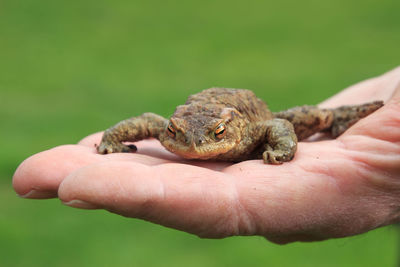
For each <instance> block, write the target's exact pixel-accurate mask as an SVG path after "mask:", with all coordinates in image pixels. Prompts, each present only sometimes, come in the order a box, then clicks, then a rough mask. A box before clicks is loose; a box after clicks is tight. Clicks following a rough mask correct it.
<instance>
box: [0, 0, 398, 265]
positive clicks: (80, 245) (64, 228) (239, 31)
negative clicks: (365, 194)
mask: <svg viewBox="0 0 400 267" xmlns="http://www.w3.org/2000/svg"><path fill="white" fill-rule="evenodd" d="M398 10H400V2H399V1H393V0H382V1H372V0H367V1H345V0H338V1H315V0H306V1H300V2H295V1H279V2H277V1H254V0H250V1H246V2H244V1H241V2H239V1H227V0H216V1H210V0H205V1H201V2H192V1H182V0H174V1H156V0H150V1H139V0H135V1H122V0H121V1H113V2H110V1H104V0H100V1H78V2H73V1H50V0H43V1H40V2H38V1H32V0H14V1H12V0H5V1H4V0H3V1H1V2H0V103H1V105H0V121H1V131H0V140H1V147H2V149H1V150H0V198H1V199H0V200H1V202H0V203H1V204H0V266H71V265H76V266H88V265H97V266H109V265H113V266H126V265H134V266H142V265H144V266H160V265H163V266H242V265H245V264H248V265H254V266H266V265H271V266H277V265H279V266H314V265H318V266H339V265H340V266H378V265H379V266H393V265H394V263H395V261H396V249H397V248H396V235H395V230H394V229H393V228H391V227H386V228H382V229H379V230H376V231H372V232H370V233H368V234H365V235H361V236H356V237H352V238H345V239H339V240H330V241H325V242H319V243H312V244H300V243H299V244H297V243H296V244H291V245H287V246H277V245H273V244H271V243H268V242H267V241H265V240H264V239H262V238H260V237H237V238H228V239H224V240H201V239H198V238H197V237H194V236H191V235H188V234H185V233H181V232H178V231H175V230H171V229H166V228H163V227H160V226H156V225H153V224H149V223H145V222H142V221H138V220H132V219H126V218H122V217H119V216H116V215H112V214H109V213H106V212H102V211H95V212H87V211H81V210H75V209H70V208H67V207H64V206H62V205H61V204H60V203H59V201H58V200H49V201H33V200H23V199H20V198H18V197H16V196H15V193H14V192H13V191H12V188H11V177H12V174H13V172H14V170H15V168H16V167H17V165H18V164H19V163H20V162H21V161H22V160H23V159H24V158H26V157H28V156H30V155H32V154H34V153H37V152H39V151H42V150H45V149H48V148H51V147H54V146H57V145H60V144H65V143H76V142H77V141H78V140H79V139H80V138H82V137H84V136H86V135H88V134H90V133H93V132H95V131H99V130H102V129H104V128H107V127H108V126H110V125H112V124H113V123H115V122H117V121H119V120H121V119H123V118H127V117H130V116H133V115H137V114H140V113H142V112H145V111H153V112H156V113H159V114H162V115H164V116H168V115H170V114H171V113H172V112H173V110H174V107H175V106H176V105H178V104H181V103H182V102H183V101H184V100H185V98H186V97H187V95H189V94H192V93H195V92H198V91H199V90H201V89H204V88H208V87H212V86H224V87H235V88H248V89H252V90H254V91H255V92H256V94H257V95H258V96H260V97H261V98H263V99H265V100H266V101H267V102H268V104H269V106H270V107H271V109H273V110H279V109H283V108H288V107H290V106H294V105H299V104H316V103H318V102H320V101H322V100H323V99H325V98H327V97H329V96H331V95H332V94H334V93H336V92H338V91H340V90H341V89H343V88H345V87H347V86H349V85H351V84H354V83H356V82H358V81H360V80H363V79H366V78H369V77H372V76H375V75H379V74H381V73H383V72H385V71H387V70H389V69H391V68H394V67H396V66H397V65H399V62H400V60H399V59H400V57H399V44H400V19H399V16H398Z"/></svg>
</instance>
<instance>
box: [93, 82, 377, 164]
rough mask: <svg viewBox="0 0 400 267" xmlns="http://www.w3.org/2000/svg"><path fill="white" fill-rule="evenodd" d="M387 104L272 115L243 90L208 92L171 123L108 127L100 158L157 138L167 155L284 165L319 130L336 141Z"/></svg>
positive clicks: (146, 120)
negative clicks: (102, 155) (133, 143)
mask: <svg viewBox="0 0 400 267" xmlns="http://www.w3.org/2000/svg"><path fill="white" fill-rule="evenodd" d="M382 105H383V102H382V101H375V102H371V103H365V104H362V105H354V106H341V107H338V108H334V109H321V108H318V107H314V106H301V107H295V108H292V109H289V110H286V111H282V112H277V113H272V112H271V111H270V110H269V109H268V107H267V105H266V104H265V103H264V102H263V101H262V100H261V99H259V98H257V97H256V95H255V94H254V93H253V92H252V91H250V90H245V89H230V88H218V87H217V88H210V89H206V90H203V91H201V92H200V93H197V94H194V95H191V96H189V98H188V100H187V101H186V103H185V104H184V105H181V106H178V107H177V108H176V110H175V113H174V114H173V115H172V117H171V118H170V120H169V121H168V120H167V119H165V118H163V117H161V116H159V115H157V114H153V113H144V114H142V115H141V116H138V117H133V118H130V119H127V120H124V121H121V122H119V123H118V124H116V125H115V126H113V127H111V128H109V129H107V130H106V131H105V132H104V134H103V137H102V139H101V142H100V145H99V146H98V147H97V151H98V152H99V153H100V154H108V153H116V152H136V151H137V147H136V146H135V145H126V144H125V142H137V141H140V140H143V139H146V138H156V139H158V140H159V141H160V143H161V144H162V145H163V146H164V147H165V148H166V149H168V150H169V151H171V152H173V153H175V154H177V155H179V156H181V157H183V158H187V159H200V160H214V161H221V160H222V161H232V162H239V161H243V160H249V159H260V158H263V159H264V163H267V164H281V163H283V162H286V161H290V160H292V159H293V157H294V154H295V152H296V150H297V141H298V140H303V139H305V138H307V137H310V136H311V135H313V134H315V133H317V132H320V131H327V132H330V133H331V135H332V136H333V137H337V136H339V135H340V134H342V133H343V132H344V131H346V130H347V129H348V128H349V127H350V126H351V125H353V124H354V123H356V122H357V121H358V120H360V119H361V118H364V117H365V116H368V115H369V114H371V113H372V112H374V111H375V110H377V109H379V108H380V107H381V106H382Z"/></svg>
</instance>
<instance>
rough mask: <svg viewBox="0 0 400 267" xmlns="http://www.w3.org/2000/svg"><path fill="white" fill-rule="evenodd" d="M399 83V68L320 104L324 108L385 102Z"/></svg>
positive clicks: (350, 88)
mask: <svg viewBox="0 0 400 267" xmlns="http://www.w3.org/2000/svg"><path fill="white" fill-rule="evenodd" d="M399 82H400V67H397V68H395V69H393V70H391V71H389V72H387V73H385V74H383V75H381V76H379V77H376V78H372V79H369V80H366V81H362V82H360V83H357V84H355V85H353V86H351V87H349V88H347V89H345V90H343V91H342V92H340V93H338V94H336V95H334V96H333V97H331V98H329V99H327V100H326V101H324V102H322V103H321V104H320V106H321V107H324V108H332V107H336V106H339V105H354V104H362V103H365V102H370V101H374V100H383V101H385V102H386V101H387V100H388V99H390V97H391V96H392V94H393V92H394V90H395V88H396V87H397V86H398V84H399Z"/></svg>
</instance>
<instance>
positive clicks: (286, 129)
mask: <svg viewBox="0 0 400 267" xmlns="http://www.w3.org/2000/svg"><path fill="white" fill-rule="evenodd" d="M264 126H265V138H266V144H265V151H264V153H263V159H264V163H267V164H281V163H283V162H285V161H290V160H291V159H292V158H293V157H294V153H295V152H296V150H297V136H296V134H295V132H294V128H293V125H292V124H291V123H290V122H289V121H287V120H284V119H273V120H269V121H266V122H264Z"/></svg>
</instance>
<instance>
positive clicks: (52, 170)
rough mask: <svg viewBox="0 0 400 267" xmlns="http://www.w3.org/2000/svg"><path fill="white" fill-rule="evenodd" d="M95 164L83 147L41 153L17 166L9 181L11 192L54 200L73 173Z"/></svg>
mask: <svg viewBox="0 0 400 267" xmlns="http://www.w3.org/2000/svg"><path fill="white" fill-rule="evenodd" d="M98 160H99V158H98V157H97V156H96V155H95V154H94V153H91V152H90V149H89V148H87V147H83V146H75V145H65V146H60V147H56V148H53V149H50V150H47V151H43V152H41V153H38V154H36V155H33V156H31V157H29V158H28V159H26V160H25V161H24V162H22V163H21V164H20V165H19V167H18V168H17V170H16V172H15V174H14V177H13V187H14V190H15V191H16V192H17V194H19V195H20V196H22V197H27V198H51V197H56V196H57V189H58V185H59V183H60V182H61V180H62V179H64V178H65V177H66V176H67V175H68V174H69V173H71V172H72V171H73V170H76V169H78V168H81V167H82V166H85V165H88V164H90V163H92V162H95V161H98Z"/></svg>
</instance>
